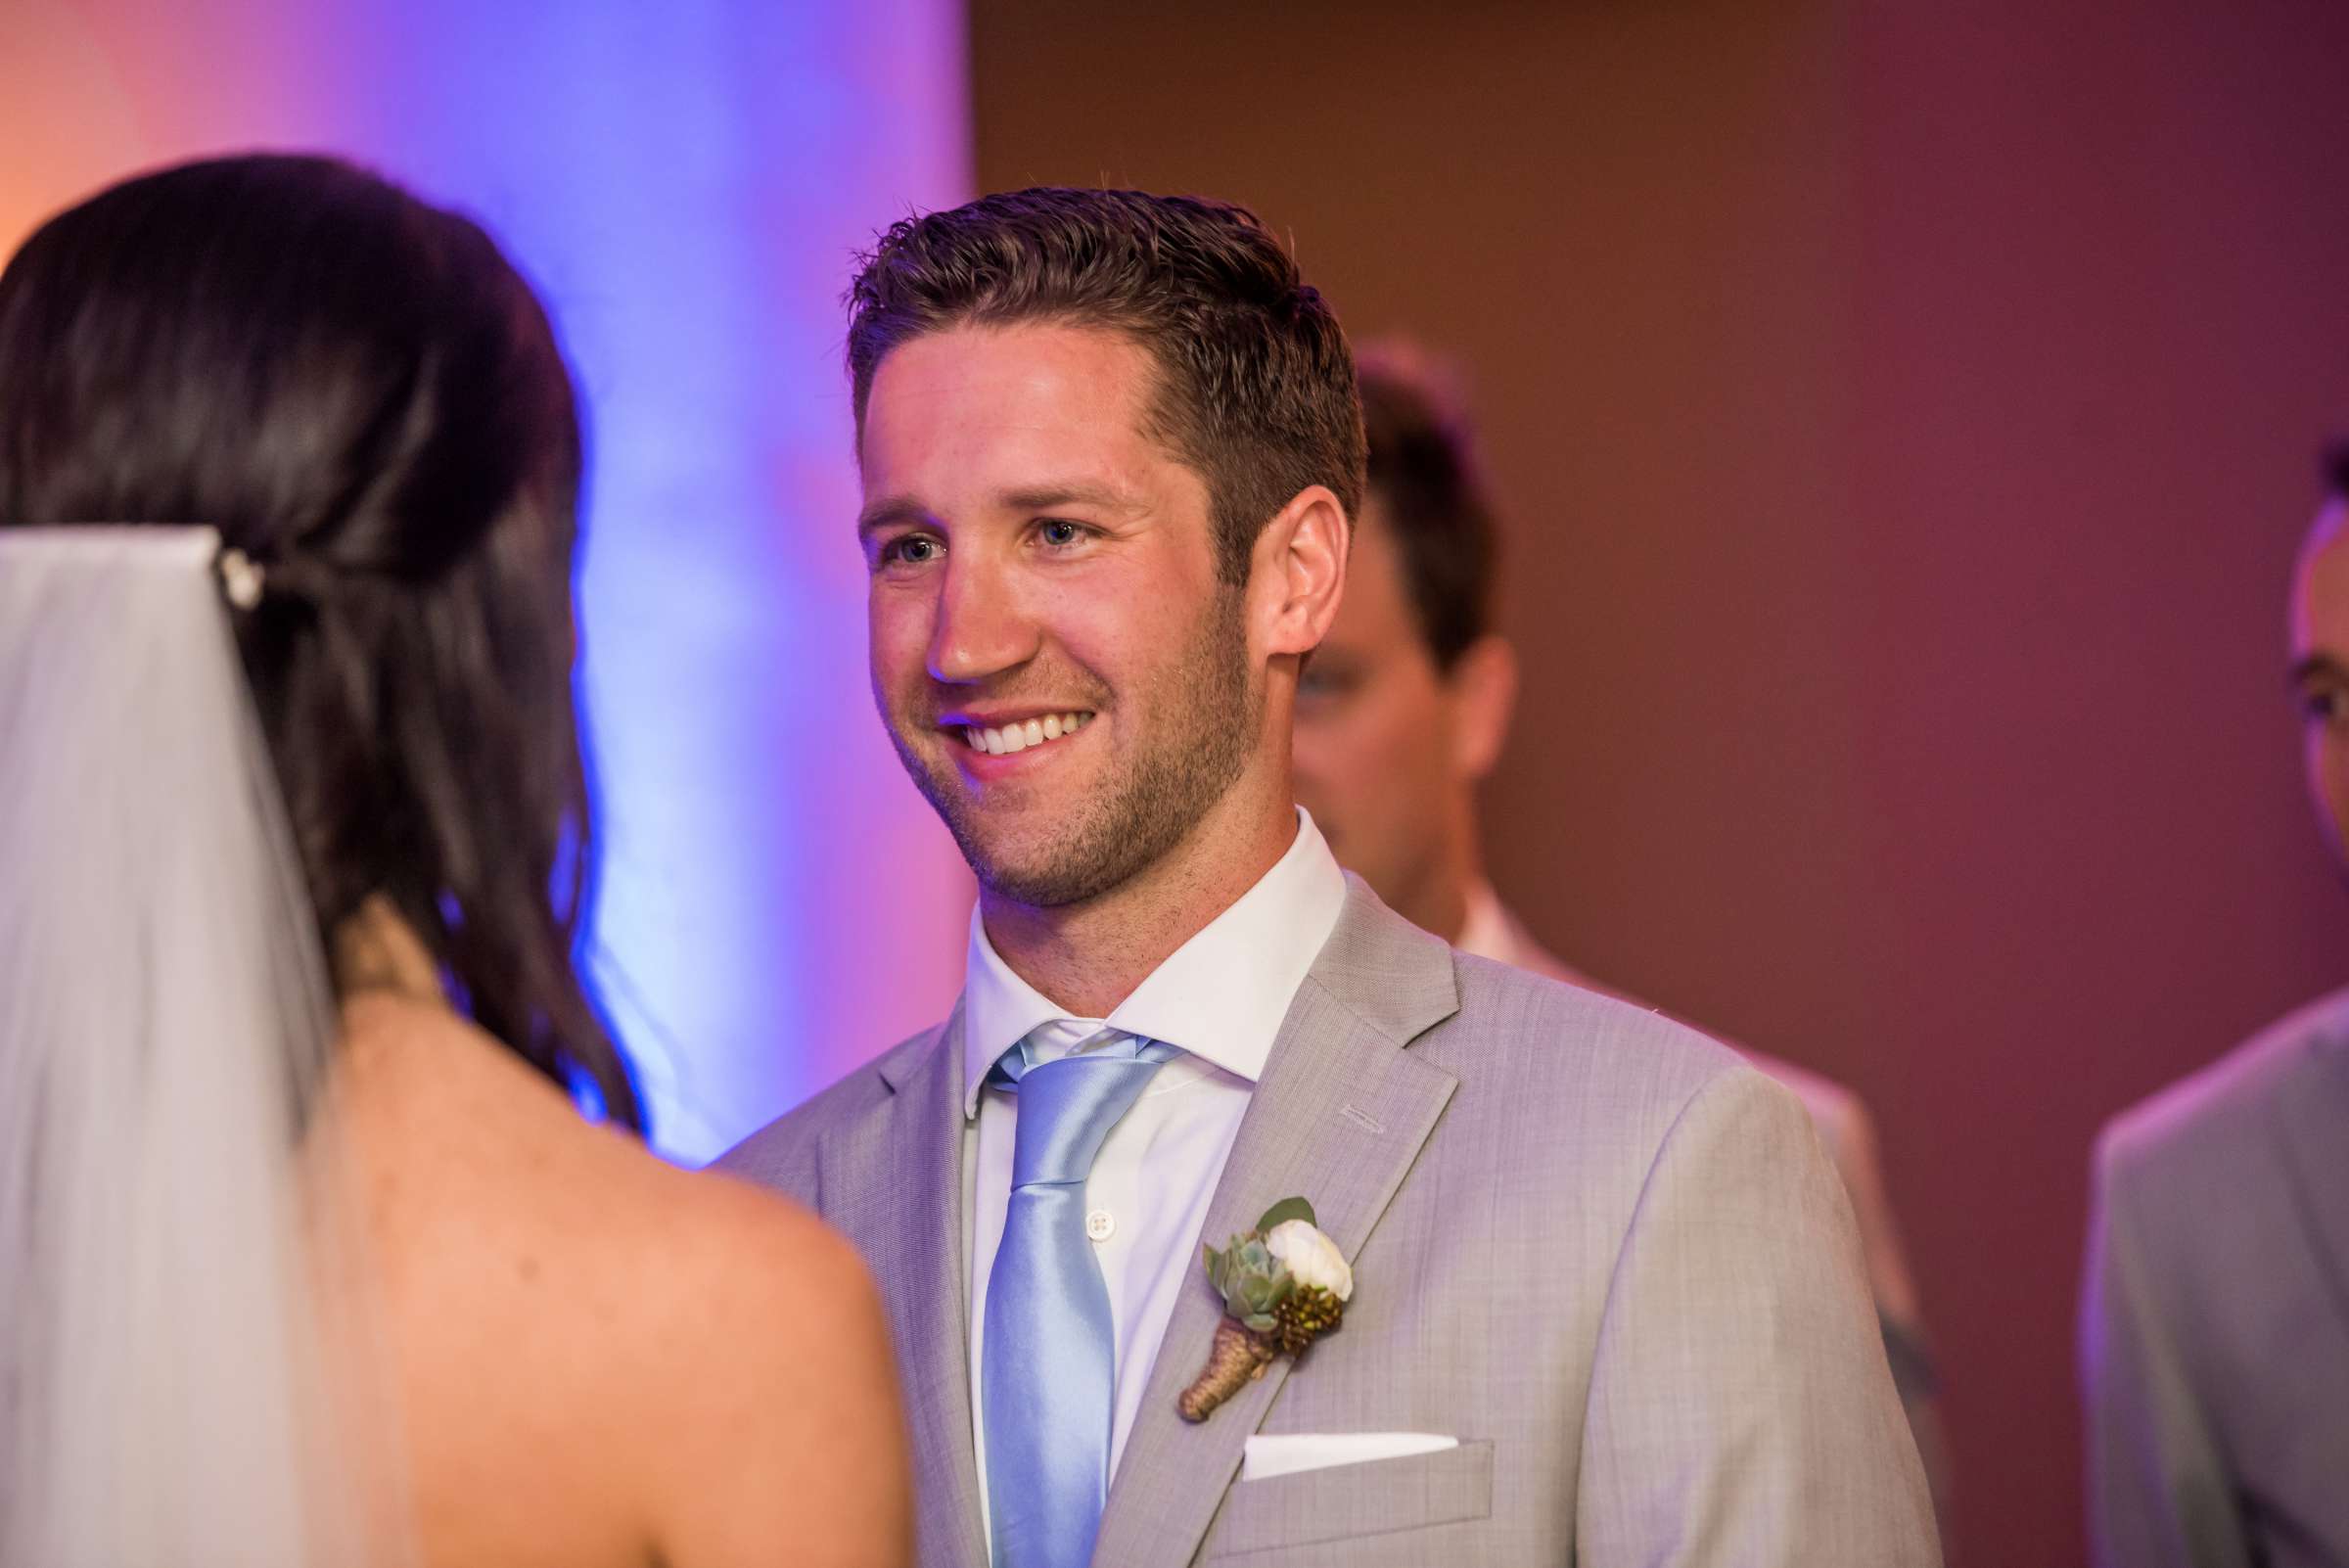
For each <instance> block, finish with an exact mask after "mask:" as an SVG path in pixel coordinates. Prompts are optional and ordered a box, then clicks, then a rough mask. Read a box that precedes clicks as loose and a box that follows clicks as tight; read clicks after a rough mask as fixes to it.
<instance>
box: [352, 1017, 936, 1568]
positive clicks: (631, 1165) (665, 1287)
mask: <svg viewBox="0 0 2349 1568" xmlns="http://www.w3.org/2000/svg"><path fill="white" fill-rule="evenodd" d="M346 1019H347V1049H346V1051H345V1072H344V1074H343V1083H342V1084H341V1087H340V1091H339V1102H340V1104H341V1106H342V1108H343V1110H344V1112H345V1115H346V1117H347V1119H348V1122H349V1126H350V1128H351V1130H352V1133H353V1142H354V1145H355V1147H356V1148H357V1149H358V1151H359V1157H360V1174H361V1179H362V1182H363V1186H364V1190H365V1193H366V1197H367V1203H368V1216H369V1223H370V1226H371V1229H372V1231H373V1234H374V1240H375V1250H376V1254H377V1258H378V1267H379V1269H380V1271H381V1272H382V1274H383V1276H384V1281H385V1291H386V1297H387V1304H388V1308H389V1317H390V1321H389V1323H388V1325H387V1326H388V1329H389V1331H390V1333H391V1335H392V1337H393V1339H394V1340H395V1342H396V1349H397V1350H398V1352H399V1360H400V1362H401V1366H402V1384H403V1386H402V1389H401V1394H402V1400H403V1404H404V1406H405V1407H406V1410H407V1415H408V1424H409V1428H410V1431H411V1434H412V1435H411V1441H410V1449H411V1455H412V1467H413V1469H414V1470H415V1472H416V1485H417V1489H418V1492H419V1497H420V1511H421V1512H422V1514H423V1517H424V1520H425V1528H426V1530H427V1534H428V1538H430V1540H431V1541H432V1542H434V1543H438V1544H440V1545H444V1546H446V1547H447V1549H446V1550H445V1552H444V1553H443V1554H444V1555H447V1556H449V1557H450V1558H451V1559H452V1560H484V1561H498V1562H507V1563H517V1564H519V1563H524V1562H530V1561H541V1560H543V1561H548V1562H554V1561H570V1562H574V1563H576V1562H583V1561H643V1560H646V1559H647V1557H653V1558H657V1559H658V1560H661V1561H664V1562H667V1563H671V1564H675V1565H677V1568H697V1565H724V1564H729V1563H733V1562H737V1561H755V1560H759V1559H758V1553H759V1552H760V1551H764V1552H766V1553H768V1554H770V1555H771V1553H772V1552H773V1551H774V1550H775V1549H777V1544H778V1541H779V1540H792V1539H794V1537H796V1536H799V1535H801V1534H803V1533H811V1534H812V1536H813V1537H814V1538H816V1539H819V1540H820V1539H821V1537H822V1534H823V1528H824V1521H825V1517H827V1514H826V1509H827V1507H829V1508H830V1509H831V1511H832V1513H835V1514H837V1513H840V1512H841V1511H842V1510H843V1509H845V1508H846V1507H849V1506H851V1505H854V1506H856V1507H858V1508H859V1509H861V1510H864V1511H867V1512H870V1511H873V1510H881V1511H883V1512H884V1513H885V1511H886V1504H885V1500H884V1499H882V1498H877V1497H876V1496H875V1494H876V1493H880V1494H886V1493H887V1492H888V1491H889V1485H890V1483H889V1482H888V1479H887V1478H889V1477H891V1476H892V1475H893V1473H894V1472H893V1465H895V1464H897V1463H898V1461H897V1460H896V1459H895V1458H894V1457H893V1455H894V1454H895V1453H896V1452H897V1449H898V1446H899V1445H900V1443H901V1439H900V1438H899V1436H898V1430H897V1423H898V1417H897V1414H896V1407H895V1389H894V1373H893V1371H892V1369H891V1364H890V1359H889V1346H888V1338H887V1332H886V1329H885V1327H884V1326H883V1323H882V1320H881V1315H880V1310H879V1307H878V1305H877V1301H876V1298H875V1295H874V1292H873V1288H872V1285H871V1282H870V1280H869V1279H868V1278H867V1277H866V1275H865V1272H864V1269H863V1268H862V1266H861V1264H860V1263H859V1262H858V1260H857V1259H856V1257H855V1255H854V1253H853V1252H852V1250H851V1249H850V1247H849V1246H848V1244H847V1243H846V1242H844V1241H842V1240H841V1239H840V1238H839V1237H838V1236H836V1235H835V1234H834V1233H833V1232H831V1231H830V1230H828V1229H826V1228H825V1227H824V1226H823V1225H822V1224H821V1223H820V1222H817V1221H816V1220H815V1218H814V1217H813V1216H811V1215H809V1214H807V1213H806V1211H804V1210H802V1209H800V1208H798V1207H797V1206H795V1205H793V1204H791V1203H790V1202H788V1201H786V1200H784V1199H782V1198H780V1197H778V1196H776V1195H774V1194H772V1193H768V1192H764V1191H760V1190H759V1189H756V1188H753V1187H751V1186H748V1185H746V1184H744V1183H741V1182H738V1181H735V1180H732V1179H729V1178H727V1177H724V1176H713V1175H701V1174H695V1173H688V1172H685V1171H680V1170H678V1169H677V1168H675V1167H673V1166H671V1165H668V1163H666V1162H664V1161H662V1160H660V1159H658V1158H656V1157H654V1156H653V1155H652V1154H650V1153H649V1152H647V1151H646V1150H645V1149H644V1148H643V1146H642V1145H641V1144H639V1143H638V1142H637V1141H636V1140H635V1139H633V1138H631V1137H628V1136H626V1135H625V1134H623V1133H622V1132H619V1131H616V1130H612V1129H609V1128H602V1127H596V1126H592V1125H590V1124H588V1123H587V1122H585V1121H584V1120H582V1119H581V1118H580V1117H579V1116H578V1115H577V1114H576V1111H575V1110H574V1108H573V1107H572V1105H571V1104H570V1102H569V1100H568V1099H567V1098H566V1097H565V1096H564V1095H563V1094H562V1093H561V1092H560V1091H559V1090H557V1089H556V1088H555V1087H554V1086H553V1085H552V1084H549V1083H547V1082H546V1081H545V1080H544V1079H543V1078H541V1077H540V1076H539V1075H538V1074H536V1073H535V1072H533V1071H532V1070H531V1069H530V1067H529V1066H528V1065H527V1064H525V1063H523V1062H521V1061H520V1060H519V1059H517V1058H516V1057H514V1056H513V1055H512V1053H511V1052H509V1051H507V1050H505V1049H504V1048H503V1047H502V1046H501V1045H499V1044H498V1043H497V1042H496V1041H495V1040H493V1039H491V1038H488V1037H487V1036H485V1035H483V1034H481V1033H480V1032H479V1031H477V1030H474V1029H473V1028H472V1027H471V1026H470V1025H468V1024H466V1023H465V1022H464V1021H463V1020H460V1019H457V1018H454V1017H452V1016H450V1015H448V1014H446V1013H444V1012H439V1011H438V1010H436V1009H430V1008H419V1007H414V1006H410V1005H406V1004H400V1003H392V1002H383V1003H376V1004H370V1005H368V1006H366V1007H363V1008H353V1009H351V1010H350V1011H349V1012H348V1013H347V1014H346ZM843 1409H845V1410H846V1413H845V1414H842V1415H840V1416H839V1419H838V1420H837V1421H836V1422H835V1423H834V1424H833V1426H832V1427H831V1428H826V1427H824V1426H823V1424H822V1423H821V1421H820V1420H819V1412H822V1413H835V1412H838V1411H840V1410H843ZM876 1412H877V1413H876ZM832 1434H837V1435H838V1437H839V1442H840V1447H841V1448H842V1449H843V1450H845V1451H846V1452H848V1453H851V1454H852V1455H853V1456H854V1457H856V1458H857V1459H859V1460H861V1461H862V1462H864V1463H866V1464H868V1465H869V1466H871V1468H872V1470H873V1472H874V1473H875V1474H876V1475H878V1476H880V1477H882V1478H884V1481H883V1484H882V1485H880V1486H879V1487H875V1486H873V1485H861V1486H860V1485H858V1484H857V1483H856V1482H855V1481H854V1480H853V1479H850V1480H847V1481H842V1480H840V1479H839V1478H837V1477H832V1476H830V1475H829V1470H830V1467H831V1461H830V1460H829V1459H828V1458H827V1455H826V1454H825V1453H824V1452H823V1449H822V1440H823V1439H824V1437H825V1436H827V1435H832ZM785 1477H793V1478H798V1479H802V1480H806V1481H810V1482H814V1483H817V1487H816V1489H813V1490H810V1491H807V1492H803V1490H802V1488H801V1487H799V1486H778V1485H776V1482H777V1481H778V1479H780V1478H785ZM825 1485H831V1486H834V1487H835V1490H834V1491H833V1492H831V1493H830V1494H826V1493H825V1492H824V1491H822V1490H820V1488H821V1487H822V1486H825ZM746 1499H747V1500H746ZM809 1499H813V1500H809ZM803 1515H806V1516H812V1517H803ZM787 1530H788V1531H791V1532H792V1535H787V1536H779V1535H778V1534H777V1532H780V1531H787ZM887 1534H888V1532H887V1529H886V1527H884V1528H883V1529H882V1530H881V1532H880V1536H881V1537H882V1538H886V1536H887ZM567 1552H568V1553H569V1555H568V1556H567V1555H566V1553H567ZM803 1560H808V1561H831V1560H837V1561H842V1562H864V1561H871V1562H890V1561H894V1560H896V1559H895V1558H893V1557H890V1556H888V1555H875V1556H867V1557H859V1556H853V1555H845V1556H836V1557H830V1558H828V1557H825V1556H822V1555H818V1554H808V1555H806V1556H805V1557H804V1559H803Z"/></svg>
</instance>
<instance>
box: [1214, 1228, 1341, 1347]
mask: <svg viewBox="0 0 2349 1568" xmlns="http://www.w3.org/2000/svg"><path fill="white" fill-rule="evenodd" d="M1283 1220H1303V1221H1305V1222H1307V1223H1308V1224H1311V1223H1312V1222H1313V1205H1312V1204H1310V1203H1307V1202H1306V1201H1305V1200H1304V1199H1303V1198H1284V1199H1282V1200H1281V1201H1280V1202H1278V1203H1276V1204H1274V1205H1273V1206H1272V1207H1271V1208H1270V1209H1268V1210H1267V1211H1266V1213H1265V1217H1264V1218H1263V1219H1262V1220H1259V1221H1258V1222H1256V1228H1255V1229H1254V1230H1251V1231H1249V1232H1248V1233H1247V1234H1246V1235H1244V1236H1234V1237H1232V1238H1231V1245H1230V1246H1228V1247H1226V1248H1224V1249H1223V1250H1222V1251H1221V1252H1218V1251H1217V1250H1216V1249H1215V1248H1213V1247H1201V1248H1200V1249H1199V1250H1200V1252H1201V1253H1203V1254H1205V1256H1206V1262H1207V1278H1208V1282H1209V1283H1210V1284H1212V1285H1214V1286H1215V1287H1216V1293H1217V1294H1218V1295H1220V1296H1221V1297H1222V1298H1223V1310H1224V1312H1226V1313H1228V1314H1230V1315H1231V1316H1233V1317H1234V1318H1237V1319H1238V1320H1239V1321H1240V1322H1241V1323H1243V1324H1245V1325H1247V1327H1248V1328H1250V1329H1251V1330H1253V1331H1254V1332H1256V1333H1259V1334H1269V1333H1271V1332H1272V1331H1273V1329H1274V1327H1275V1325H1276V1323H1277V1319H1276V1318H1275V1316H1274V1314H1276V1313H1277V1312H1278V1311H1279V1310H1280V1304H1281V1303H1282V1302H1284V1301H1286V1300H1287V1299H1288V1297H1289V1293H1290V1292H1291V1291H1294V1290H1295V1289H1296V1288H1297V1281H1296V1280H1295V1279H1293V1278H1292V1277H1290V1274H1289V1270H1288V1267H1287V1266H1286V1265H1284V1264H1283V1263H1282V1262H1281V1261H1280V1260H1279V1259H1278V1258H1275V1257H1273V1256H1272V1252H1271V1249H1270V1248H1268V1247H1267V1246H1266V1245H1265V1232H1267V1230H1270V1229H1271V1228H1272V1227H1273V1226H1274V1225H1276V1224H1278V1223H1280V1222H1282V1221H1283Z"/></svg>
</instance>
